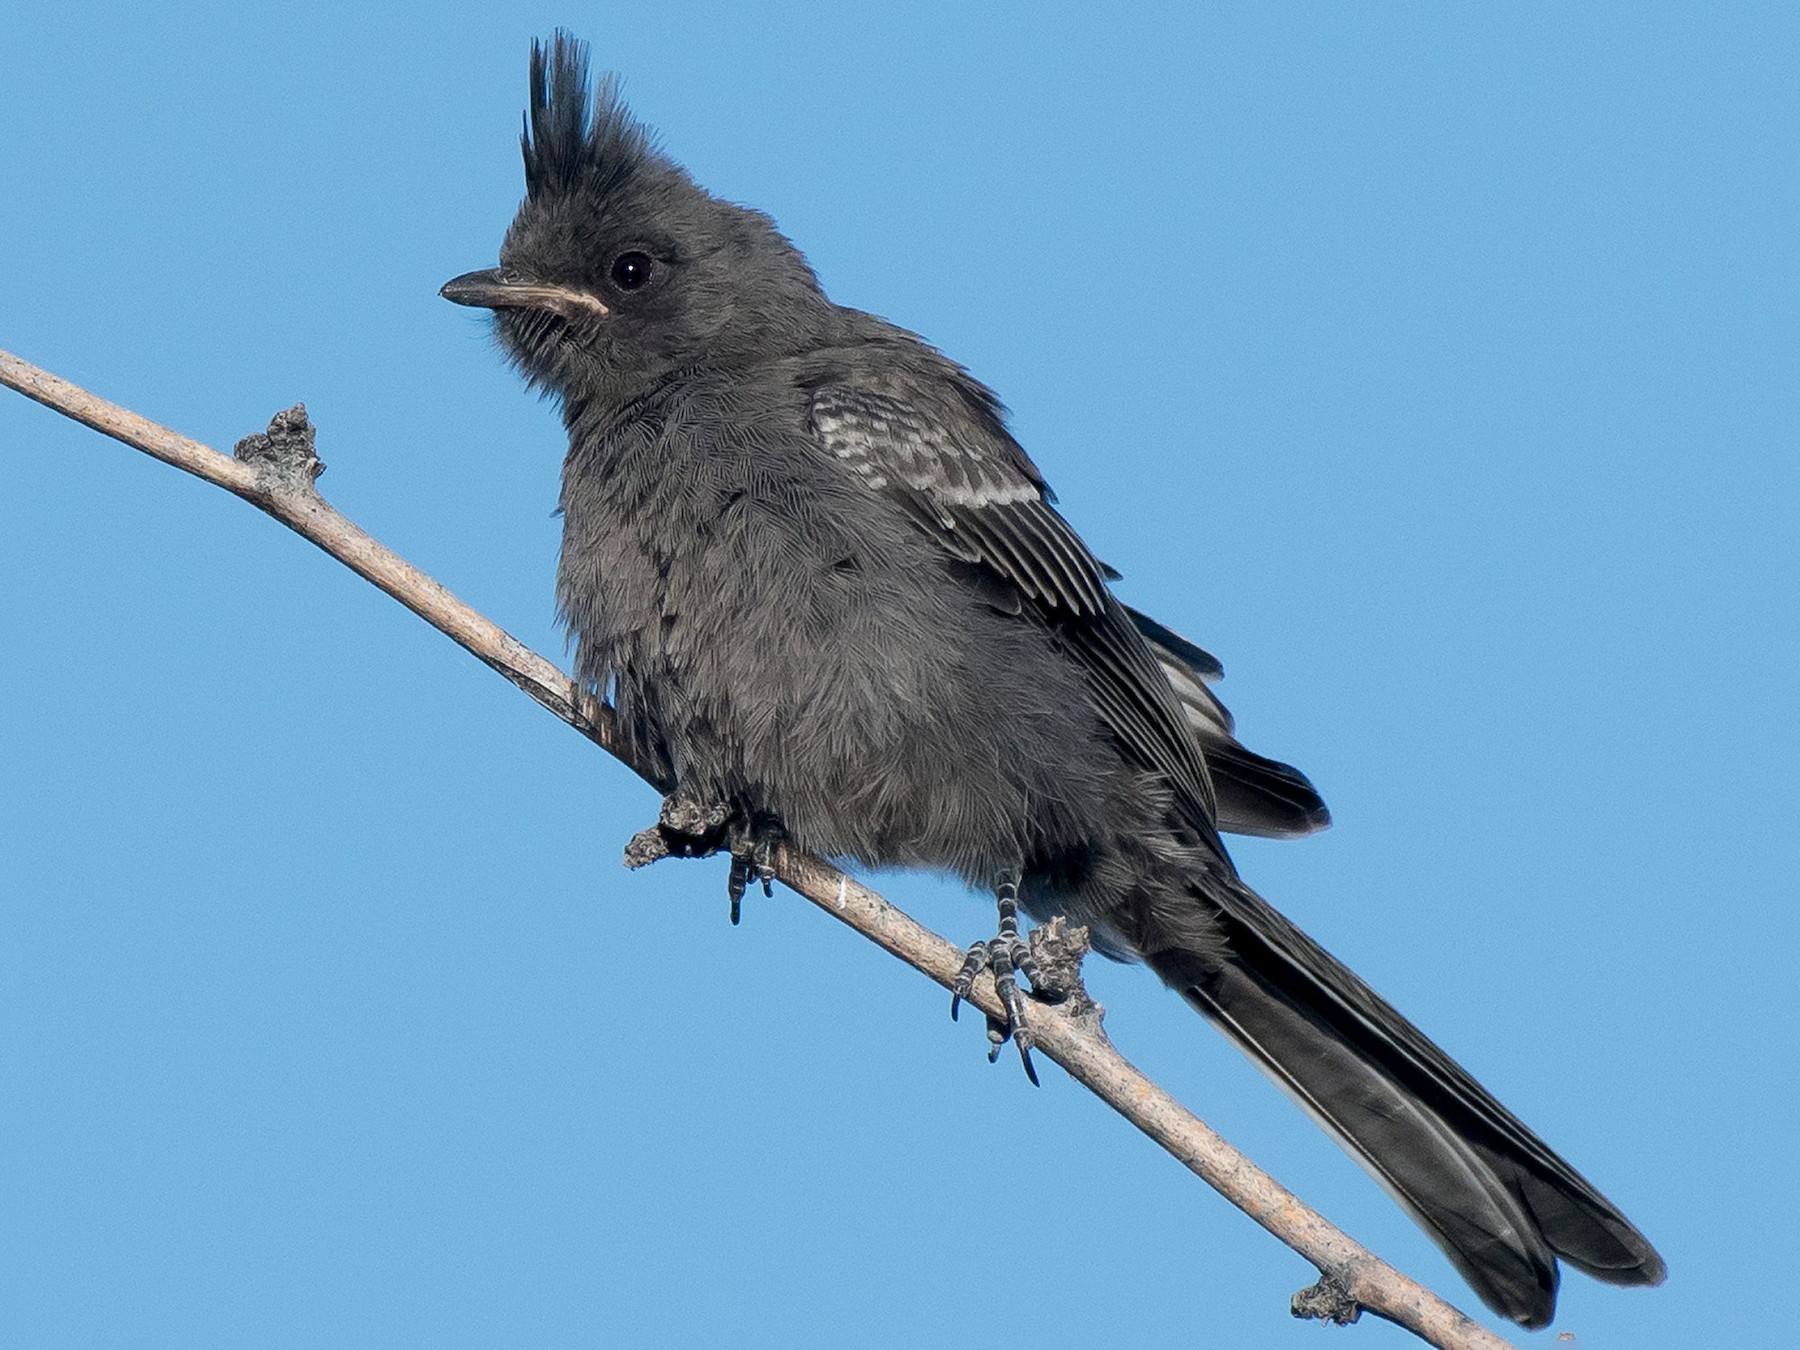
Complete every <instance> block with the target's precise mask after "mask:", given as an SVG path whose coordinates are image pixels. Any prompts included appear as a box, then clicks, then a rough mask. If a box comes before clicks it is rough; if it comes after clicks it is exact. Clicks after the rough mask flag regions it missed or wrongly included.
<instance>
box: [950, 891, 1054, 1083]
mask: <svg viewBox="0 0 1800 1350" xmlns="http://www.w3.org/2000/svg"><path fill="white" fill-rule="evenodd" d="M996 895H997V897H998V900H999V908H1000V931H999V932H998V933H996V934H995V935H994V936H993V937H991V938H989V939H988V940H987V941H986V942H977V943H976V944H975V945H974V946H972V947H970V948H969V954H968V956H967V958H965V959H964V961H963V964H962V969H961V970H960V971H958V972H957V976H956V983H954V984H953V985H951V986H950V1018H951V1020H952V1021H954V1020H955V1019H956V1014H957V1011H958V1010H959V1009H960V1008H961V1007H962V1003H963V1000H964V999H966V998H968V997H969V995H970V993H971V992H972V991H973V990H974V988H975V977H976V976H978V975H980V974H981V972H982V971H984V970H991V971H992V972H993V973H994V993H995V995H996V996H998V998H999V999H1000V1006H1001V1007H1002V1008H1004V1009H1005V1010H1006V1015H1005V1016H1004V1017H991V1016H990V1017H989V1018H988V1020H987V1033H988V1063H990V1064H992V1063H993V1062H994V1061H995V1060H996V1059H998V1058H999V1057H1000V1047H1001V1046H1003V1045H1005V1044H1006V1042H1007V1041H1008V1040H1011V1041H1012V1043H1013V1044H1014V1045H1016V1046H1018V1047H1019V1060H1020V1062H1021V1063H1022V1064H1024V1066H1025V1076H1026V1077H1027V1078H1029V1079H1030V1080H1031V1083H1032V1086H1033V1087H1035V1086H1037V1081H1038V1076H1037V1069H1036V1067H1035V1066H1034V1065H1033V1064H1032V1062H1031V1046H1032V1034H1031V1024H1030V1022H1029V1021H1028V1020H1027V1019H1026V1016H1025V997H1026V996H1025V991H1024V990H1022V989H1020V988H1019V981H1018V976H1019V975H1023V976H1024V977H1025V978H1026V979H1028V980H1030V981H1031V987H1032V991H1033V992H1034V993H1035V992H1037V991H1038V990H1039V988H1040V985H1041V976H1040V974H1039V971H1038V963H1037V958H1036V956H1034V955H1033V954H1032V950H1031V944H1030V943H1029V942H1027V941H1026V940H1025V939H1024V938H1022V937H1021V936H1019V883H1018V881H1017V880H1016V879H1010V878H1009V879H1008V880H1006V881H1003V882H1001V883H1000V887H999V889H998V891H997V892H996Z"/></svg>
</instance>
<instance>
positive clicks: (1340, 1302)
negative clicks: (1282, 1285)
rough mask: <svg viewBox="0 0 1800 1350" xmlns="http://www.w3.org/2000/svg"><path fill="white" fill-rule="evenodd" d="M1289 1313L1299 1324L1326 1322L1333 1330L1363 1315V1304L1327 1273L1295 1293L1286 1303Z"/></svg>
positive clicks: (1334, 1277) (1345, 1325)
mask: <svg viewBox="0 0 1800 1350" xmlns="http://www.w3.org/2000/svg"><path fill="white" fill-rule="evenodd" d="M1288 1311H1289V1312H1291V1313H1293V1315H1294V1316H1295V1317H1298V1318H1300V1319H1301V1320H1302V1321H1305V1320H1308V1319H1310V1320H1312V1321H1315V1322H1329V1323H1331V1325H1332V1326H1334V1327H1347V1326H1349V1325H1350V1324H1351V1323H1352V1322H1354V1321H1356V1319H1357V1318H1359V1317H1361V1316H1362V1312H1363V1309H1362V1304H1360V1303H1358V1302H1357V1301H1356V1300H1355V1299H1354V1298H1352V1297H1351V1296H1350V1288H1349V1286H1348V1285H1346V1284H1345V1283H1344V1281H1343V1280H1342V1279H1341V1278H1339V1277H1338V1276H1336V1275H1333V1274H1330V1273H1329V1272H1328V1273H1326V1274H1324V1275H1321V1276H1319V1279H1318V1282H1317V1283H1315V1284H1309V1285H1308V1286H1307V1287H1306V1288H1304V1289H1302V1290H1301V1291H1300V1292H1299V1293H1297V1294H1295V1295H1294V1297H1293V1299H1292V1300H1291V1301H1290V1302H1289V1304H1288Z"/></svg>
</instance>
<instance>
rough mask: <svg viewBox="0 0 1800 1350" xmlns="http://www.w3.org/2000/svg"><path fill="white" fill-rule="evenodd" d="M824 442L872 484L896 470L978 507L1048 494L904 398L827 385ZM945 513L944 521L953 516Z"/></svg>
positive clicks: (925, 488) (944, 501)
mask: <svg viewBox="0 0 1800 1350" xmlns="http://www.w3.org/2000/svg"><path fill="white" fill-rule="evenodd" d="M812 419H813V426H814V427H815V428H816V429H817V431H818V436H819V443H820V444H821V445H823V446H824V447H825V449H827V450H829V451H830V452H831V453H832V454H833V455H835V456H836V457H837V458H838V459H840V460H842V461H843V462H844V463H845V464H846V465H848V466H849V467H850V468H852V469H854V470H855V471H856V472H857V474H858V475H859V476H860V477H861V478H862V479H863V481H864V482H865V483H866V484H867V485H868V487H869V488H870V489H871V490H874V491H879V490H881V489H882V488H885V487H887V486H888V484H889V482H890V481H891V480H892V479H893V478H896V477H897V478H898V479H899V481H900V482H902V483H904V484H905V485H906V486H907V487H909V488H911V489H912V490H913V491H914V492H916V493H919V494H920V495H921V496H924V497H925V498H926V499H927V500H929V501H932V502H933V503H936V504H940V505H942V506H961V507H968V508H970V509H977V510H978V509H980V508H982V507H988V506H1004V505H1009V504H1011V503H1014V502H1031V501H1039V500H1041V499H1042V495H1043V494H1042V492H1041V491H1040V489H1039V488H1038V487H1037V485H1036V484H1035V483H1032V482H1030V481H1028V480H1027V479H1025V478H1024V477H1023V476H1019V475H1013V474H1007V473H1004V471H1002V472H1001V473H998V474H997V473H996V472H995V470H996V469H997V468H998V467H1000V466H997V465H995V463H994V462H993V459H992V457H991V456H989V455H982V454H979V453H977V452H975V451H972V450H970V449H968V448H966V447H964V446H963V445H961V444H960V443H959V442H958V441H957V439H956V438H955V437H954V436H953V435H951V434H949V433H947V432H946V430H945V429H944V428H943V427H941V426H938V425H935V424H933V423H931V422H928V421H926V420H925V419H924V418H921V417H919V416H918V415H916V414H915V413H913V412H912V411H911V410H910V409H908V408H907V407H905V406H904V405H903V404H901V403H899V402H897V401H895V400H892V399H887V398H883V397H881V396H880V395H878V394H869V393H865V392H862V391H858V393H857V396H856V398H855V400H854V401H850V400H846V399H842V398H838V397H834V396H833V395H832V394H831V392H830V391H829V390H821V391H820V392H819V393H818V394H817V395H815V397H814V399H813V405H812ZM940 516H941V518H942V520H943V523H944V526H945V527H946V528H949V527H950V526H951V525H952V524H953V523H954V522H953V521H952V519H951V518H950V517H949V516H947V515H942V513H941V512H940Z"/></svg>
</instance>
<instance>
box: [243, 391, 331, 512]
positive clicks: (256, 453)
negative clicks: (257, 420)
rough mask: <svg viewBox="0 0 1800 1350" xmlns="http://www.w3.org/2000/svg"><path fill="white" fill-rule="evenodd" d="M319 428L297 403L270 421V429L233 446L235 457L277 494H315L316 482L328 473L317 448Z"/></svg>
mask: <svg viewBox="0 0 1800 1350" xmlns="http://www.w3.org/2000/svg"><path fill="white" fill-rule="evenodd" d="M314 435H315V428H314V427H313V424H312V422H311V420H309V419H308V417H307V415H306V405H305V404H304V403H296V404H295V405H294V406H293V407H291V408H289V409H288V410H287V411H286V412H278V413H276V414H275V416H274V417H272V418H270V419H269V429H268V430H267V431H259V432H258V433H257V434H256V435H254V436H246V437H244V439H243V440H241V441H239V442H238V443H237V444H236V445H235V446H233V447H232V450H231V453H232V457H233V458H234V459H236V460H237V461H238V462H239V463H242V464H248V465H249V466H250V467H251V468H253V469H255V470H256V471H257V475H258V476H259V477H260V478H261V479H262V480H263V481H264V483H265V484H266V485H267V486H268V488H269V489H270V491H271V492H274V493H275V494H277V495H280V494H283V493H290V492H305V493H307V494H311V493H312V491H313V479H315V478H317V477H318V476H319V475H320V474H322V473H324V472H325V462H324V461H323V460H321V459H320V458H319V456H318V454H317V453H316V452H315V451H314V449H313V438H314Z"/></svg>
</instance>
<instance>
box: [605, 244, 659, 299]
mask: <svg viewBox="0 0 1800 1350" xmlns="http://www.w3.org/2000/svg"><path fill="white" fill-rule="evenodd" d="M655 265H656V262H655V260H654V259H653V258H651V256H650V255H649V254H648V253H642V252H639V251H638V250H637V249H632V250H631V251H630V252H629V253H621V254H620V255H619V256H618V257H616V258H614V259H613V265H612V283H613V285H615V286H617V287H618V288H619V289H620V290H622V291H635V290H641V289H642V288H643V287H644V285H645V284H646V283H647V282H648V281H649V280H650V271H651V269H652V268H653V267H655Z"/></svg>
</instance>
